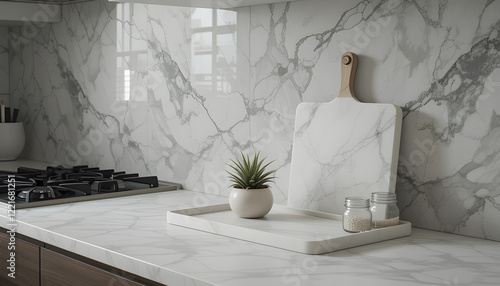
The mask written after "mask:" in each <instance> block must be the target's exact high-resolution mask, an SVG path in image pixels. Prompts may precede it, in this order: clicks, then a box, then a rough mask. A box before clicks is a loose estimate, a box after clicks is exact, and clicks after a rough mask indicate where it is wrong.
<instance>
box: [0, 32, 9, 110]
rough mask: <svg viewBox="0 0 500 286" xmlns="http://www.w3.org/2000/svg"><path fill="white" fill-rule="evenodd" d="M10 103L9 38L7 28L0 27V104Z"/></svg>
mask: <svg viewBox="0 0 500 286" xmlns="http://www.w3.org/2000/svg"><path fill="white" fill-rule="evenodd" d="M1 101H3V102H4V104H8V101H9V38H8V29H7V27H0V102H1Z"/></svg>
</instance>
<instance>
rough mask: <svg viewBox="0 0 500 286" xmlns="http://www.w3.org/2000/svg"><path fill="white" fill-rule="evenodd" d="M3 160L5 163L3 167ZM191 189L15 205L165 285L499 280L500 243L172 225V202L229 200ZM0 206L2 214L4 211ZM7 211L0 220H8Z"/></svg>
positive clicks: (92, 252) (52, 231)
mask: <svg viewBox="0 0 500 286" xmlns="http://www.w3.org/2000/svg"><path fill="white" fill-rule="evenodd" d="M2 166H3V164H0V169H1V168H2ZM226 201H227V198H226V197H221V196H216V195H211V194H203V193H197V192H192V191H187V190H180V191H169V192H163V193H153V194H145V195H137V196H130V197H122V198H113V199H104V200H97V201H88V202H78V203H69V204H63V205H55V206H47V207H39V208H32V209H23V210H18V211H17V213H16V223H17V228H16V230H17V232H18V233H21V234H24V235H27V236H30V237H32V238H35V239H38V240H40V241H43V242H45V243H48V244H52V245H55V246H57V247H59V248H62V249H65V250H68V251H72V252H74V253H77V254H79V255H83V256H86V257H88V258H91V259H94V260H97V261H100V262H103V263H106V264H109V265H111V266H114V267H117V268H121V269H123V270H125V271H128V272H130V273H133V274H136V275H139V276H142V277H146V278H148V279H151V280H154V281H158V282H160V283H164V284H168V285H174V286H175V285H238V286H240V285H333V284H338V285H362V284H366V285H384V286H385V285H398V286H399V285H422V284H425V285H498V283H499V281H500V243H499V242H494V241H489V240H482V239H476V238H470V237H464V236H458V235H452V234H446V233H441V232H435V231H428V230H422V229H417V228H413V229H412V234H411V236H408V237H403V238H398V239H394V240H389V241H384V242H379V243H375V244H370V245H365V246H361V247H356V248H351V249H347V250H342V251H337V252H332V253H329V254H325V255H305V254H299V253H295V252H291V251H286V250H282V249H277V248H273V247H269V246H264V245H259V244H254V243H251V242H246V241H242V240H237V239H232V238H228V237H224V236H219V235H215V234H210V233H205V232H201V231H196V230H192V229H187V228H183V227H179V226H175V225H170V224H168V223H167V219H166V213H167V211H168V210H175V209H182V208H189V207H198V206H205V205H209V204H218V203H225V202H226ZM2 212H3V213H2ZM6 215H7V214H6V211H5V210H2V209H0V226H2V227H6V225H7V219H6Z"/></svg>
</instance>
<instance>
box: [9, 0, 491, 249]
mask: <svg viewBox="0 0 500 286" xmlns="http://www.w3.org/2000/svg"><path fill="white" fill-rule="evenodd" d="M499 10H500V1H499V0H495V1H486V0H484V1H465V0H461V1H458V0H455V1H403V0H390V1H386V0H379V1H354V2H353V1H349V0H339V1H328V0H310V1H309V0H308V1H295V2H291V3H282V4H275V5H263V6H255V7H250V8H244V9H238V10H237V14H238V31H240V30H241V31H245V30H246V31H247V32H248V37H247V36H245V33H243V36H242V37H241V35H240V37H238V42H239V43H240V46H239V47H237V48H236V47H235V42H236V40H235V36H234V33H233V32H234V31H235V25H234V23H235V22H236V20H235V19H234V14H231V12H228V11H223V12H220V13H219V14H217V13H214V12H213V11H211V10H208V11H207V10H200V9H195V10H192V9H186V8H174V7H166V6H154V5H140V4H118V5H116V4H112V3H107V2H105V1H92V2H86V3H78V4H72V5H64V7H63V15H64V16H63V22H62V23H60V24H51V25H44V26H41V27H34V29H35V32H36V33H30V32H29V31H32V30H30V29H27V28H26V27H16V28H10V31H11V35H12V37H11V43H10V49H9V54H10V62H9V63H10V94H11V95H10V96H11V98H10V99H11V102H12V105H14V106H18V107H19V108H20V110H21V111H20V112H21V114H20V115H21V119H23V120H24V122H25V126H26V130H27V135H28V136H27V139H28V144H27V146H26V149H25V153H24V156H25V157H28V158H31V159H37V160H43V161H49V162H60V163H64V164H76V163H88V164H90V165H100V166H102V167H115V168H119V169H125V170H127V171H137V172H140V173H142V174H145V173H148V174H158V175H159V177H160V178H161V179H164V180H168V181H174V182H179V183H182V184H183V185H184V186H186V187H187V188H189V189H195V190H198V191H203V192H206V193H213V194H222V195H228V193H229V190H228V188H227V186H228V185H229V184H228V183H227V180H226V178H225V172H224V170H225V165H224V163H225V162H227V161H228V159H229V158H231V157H232V156H233V154H235V155H236V154H238V153H239V151H240V150H243V151H247V150H263V154H265V155H267V156H269V157H270V159H275V160H276V161H275V163H273V167H275V168H278V172H277V176H278V177H279V179H278V180H277V182H276V186H274V187H273V193H274V196H275V201H276V202H278V203H281V204H286V203H287V193H288V186H289V180H290V162H291V153H292V152H291V150H292V138H293V126H294V119H295V118H294V116H295V115H294V114H295V109H296V107H297V106H298V104H299V103H301V102H328V101H331V100H332V99H333V97H334V96H336V94H337V93H338V90H339V86H340V69H339V58H340V55H342V54H343V52H345V51H347V50H349V51H352V52H355V53H357V54H358V56H359V59H360V66H359V72H358V76H357V84H356V91H357V97H358V98H359V99H360V101H362V102H367V103H392V104H394V105H398V106H401V107H402V109H403V111H404V121H403V133H402V140H401V151H400V161H399V170H398V171H399V175H398V183H397V188H396V193H397V195H398V201H399V203H398V204H399V207H400V209H401V211H402V214H401V218H402V219H404V220H408V221H411V222H412V224H413V225H415V226H418V227H423V228H429V229H435V230H440V231H445V232H453V233H459V234H465V235H471V236H477V237H486V238H489V239H495V240H500V228H499V227H498V220H499V218H500V207H499V204H500V181H499V180H500V168H499V165H500V163H499V162H500V147H499V146H500V144H499V142H500V125H499V123H498V122H499V116H498V114H500V96H499V93H500V89H499V87H500V69H499V67H500V54H499V53H498V51H499V50H500V33H499V32H500V24H499V23H500V22H499V21H500V14H499V13H498V11H499ZM233 13H234V12H233ZM214 19H215V20H214ZM207 21H208V22H209V23H207ZM223 23H224V24H223ZM30 28H33V27H30ZM210 33H216V34H217V36H214V35H215V34H210ZM211 36H214V37H211ZM214 39H215V40H216V41H217V47H215V48H214V47H213V46H215V42H214ZM235 50H237V52H235ZM235 54H237V55H238V57H237V59H235V56H234V55H235ZM215 63H217V64H215ZM245 63H246V65H247V66H249V68H246V69H245V68H244V67H245ZM240 64H241V66H240ZM235 71H236V72H235ZM248 75H249V76H250V79H249V80H248V79H247V76H248ZM245 85H246V86H245Z"/></svg>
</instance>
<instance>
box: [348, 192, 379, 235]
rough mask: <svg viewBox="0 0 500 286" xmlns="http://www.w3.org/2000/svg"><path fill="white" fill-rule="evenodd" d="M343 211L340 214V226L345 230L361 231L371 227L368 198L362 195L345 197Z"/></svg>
mask: <svg viewBox="0 0 500 286" xmlns="http://www.w3.org/2000/svg"><path fill="white" fill-rule="evenodd" d="M345 207H346V209H345V211H344V214H343V216H342V226H343V228H344V230H345V231H347V232H361V231H367V230H370V229H371V225H372V213H371V212H370V209H369V208H370V200H369V199H365V198H362V197H347V198H345Z"/></svg>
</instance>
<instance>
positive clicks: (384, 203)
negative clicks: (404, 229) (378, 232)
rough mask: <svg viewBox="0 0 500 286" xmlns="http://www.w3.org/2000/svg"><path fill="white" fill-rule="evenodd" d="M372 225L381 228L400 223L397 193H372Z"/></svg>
mask: <svg viewBox="0 0 500 286" xmlns="http://www.w3.org/2000/svg"><path fill="white" fill-rule="evenodd" d="M371 202H372V205H371V207H370V211H371V212H372V227H373V228H381V227H388V226H393V225H398V224H399V208H398V206H397V205H396V202H397V200H396V194H395V193H372V199H371Z"/></svg>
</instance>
